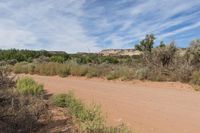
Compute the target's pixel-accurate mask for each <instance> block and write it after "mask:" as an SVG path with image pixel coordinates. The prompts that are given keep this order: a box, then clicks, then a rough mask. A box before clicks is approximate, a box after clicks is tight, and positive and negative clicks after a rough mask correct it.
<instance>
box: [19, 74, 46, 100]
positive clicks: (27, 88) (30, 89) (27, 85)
mask: <svg viewBox="0 0 200 133" xmlns="http://www.w3.org/2000/svg"><path fill="white" fill-rule="evenodd" d="M16 89H17V90H18V91H19V93H21V94H23V95H35V96H38V95H41V94H43V93H44V89H43V85H41V84H38V83H36V82H35V81H34V80H33V79H32V78H29V77H23V78H20V79H18V80H17V84H16Z"/></svg>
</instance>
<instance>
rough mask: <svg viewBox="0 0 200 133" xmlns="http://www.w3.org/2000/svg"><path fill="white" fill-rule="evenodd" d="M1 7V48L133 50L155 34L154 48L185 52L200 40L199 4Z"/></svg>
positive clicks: (128, 1)
mask: <svg viewBox="0 0 200 133" xmlns="http://www.w3.org/2000/svg"><path fill="white" fill-rule="evenodd" d="M158 5H159V6H158ZM0 7H1V8H0V16H1V18H0V47H1V48H0V49H11V48H15V49H32V50H42V49H43V50H47V51H65V52H67V53H77V52H97V51H101V50H104V49H130V48H134V45H135V44H137V43H138V42H139V41H140V40H141V39H143V38H144V37H145V35H146V34H151V33H153V34H154V35H155V36H156V42H155V44H156V45H157V44H158V43H159V42H160V41H164V42H165V43H169V42H171V41H175V42H176V44H177V47H180V48H184V47H187V46H188V45H189V43H190V42H191V41H192V40H194V39H198V38H200V1H199V0H191V1H187V0H176V1H172V0H170V1H169V0H149V1H144V0H136V1H132V0H119V1H117V2H116V1H115V0H109V1H106V0H90V1H89V0H67V1H66V0H57V1H53V0H45V1H42V2H41V1H39V0H34V1H32V0H19V1H11V0H10V1H8V0H2V1H0Z"/></svg>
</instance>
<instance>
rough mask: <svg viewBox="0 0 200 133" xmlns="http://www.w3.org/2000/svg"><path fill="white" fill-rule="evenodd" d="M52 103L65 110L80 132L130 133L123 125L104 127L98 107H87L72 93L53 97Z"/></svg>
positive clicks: (104, 122)
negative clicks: (73, 119)
mask: <svg viewBox="0 0 200 133" xmlns="http://www.w3.org/2000/svg"><path fill="white" fill-rule="evenodd" d="M52 102H53V103H54V104H55V105H57V106H59V107H65V108H67V109H68V110H69V111H70V113H71V114H72V115H73V116H74V117H75V118H76V120H77V121H78V123H79V126H80V128H81V131H82V132H85V133H131V131H130V130H129V129H128V128H127V127H126V126H125V125H124V124H121V125H119V126H117V127H108V126H106V121H105V119H104V117H103V115H102V112H101V110H100V107H99V106H97V105H95V104H92V105H89V106H87V105H85V104H84V103H83V102H81V101H80V100H79V99H76V98H75V96H74V94H73V93H72V92H69V93H67V94H57V95H54V96H53V97H52Z"/></svg>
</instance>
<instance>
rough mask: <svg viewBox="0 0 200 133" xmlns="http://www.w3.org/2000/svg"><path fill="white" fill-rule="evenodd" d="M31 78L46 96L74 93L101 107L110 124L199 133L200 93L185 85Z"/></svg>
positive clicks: (152, 132) (160, 132)
mask: <svg viewBox="0 0 200 133" xmlns="http://www.w3.org/2000/svg"><path fill="white" fill-rule="evenodd" d="M28 76H30V75H28ZM31 77H33V78H34V79H35V80H36V81H38V82H40V83H42V84H44V87H45V89H46V90H47V91H48V92H49V93H65V92H67V91H69V90H73V91H74V93H75V95H76V96H77V97H79V98H81V99H82V100H84V101H86V102H95V103H99V104H101V106H102V110H103V112H105V113H107V117H108V122H109V123H110V124H117V123H118V122H119V121H123V122H125V123H127V124H128V125H129V126H130V127H131V128H133V129H134V131H136V132H137V133H200V93H198V92H195V91H193V90H192V89H191V87H190V86H189V85H186V84H181V83H169V82H168V83H159V82H140V81H131V82H121V81H106V80H103V79H87V78H77V77H68V78H59V77H57V76H55V77H47V76H36V75H34V76H31Z"/></svg>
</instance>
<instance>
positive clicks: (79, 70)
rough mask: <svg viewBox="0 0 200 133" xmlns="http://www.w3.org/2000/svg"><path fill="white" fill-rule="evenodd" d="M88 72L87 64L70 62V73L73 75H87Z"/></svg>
mask: <svg viewBox="0 0 200 133" xmlns="http://www.w3.org/2000/svg"><path fill="white" fill-rule="evenodd" d="M87 72H88V66H87V65H79V64H77V63H75V62H71V63H70V74H71V75H73V76H85V75H86V74H87Z"/></svg>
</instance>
